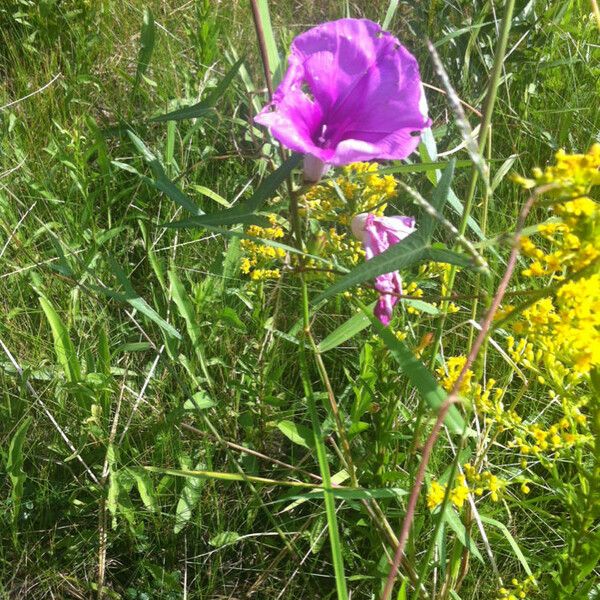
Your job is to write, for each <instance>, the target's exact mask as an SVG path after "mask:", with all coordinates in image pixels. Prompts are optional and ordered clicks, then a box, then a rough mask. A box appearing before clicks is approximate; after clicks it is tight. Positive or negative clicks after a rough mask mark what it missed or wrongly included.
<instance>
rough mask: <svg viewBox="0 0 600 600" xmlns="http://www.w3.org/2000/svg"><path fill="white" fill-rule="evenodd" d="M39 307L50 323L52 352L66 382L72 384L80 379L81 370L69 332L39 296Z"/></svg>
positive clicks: (50, 305)
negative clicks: (52, 343)
mask: <svg viewBox="0 0 600 600" xmlns="http://www.w3.org/2000/svg"><path fill="white" fill-rule="evenodd" d="M39 300H40V305H41V307H42V309H43V311H44V313H45V315H46V318H47V319H48V323H50V329H51V330H52V337H53V339H54V351H55V352H56V358H57V360H58V362H59V364H60V365H61V367H62V369H63V371H64V373H65V377H66V378H67V381H69V382H70V383H74V382H76V381H79V380H80V379H81V368H80V366H79V361H78V360H77V354H76V353H75V347H74V346H73V343H72V342H71V338H70V337H69V332H68V331H67V328H66V326H65V324H64V323H63V322H62V320H61V318H60V317H59V316H58V313H57V312H56V311H55V310H54V307H53V306H52V304H50V302H49V301H48V300H47V299H46V298H44V297H43V296H40V298H39Z"/></svg>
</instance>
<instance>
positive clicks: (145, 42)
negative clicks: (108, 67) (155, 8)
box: [133, 8, 155, 91]
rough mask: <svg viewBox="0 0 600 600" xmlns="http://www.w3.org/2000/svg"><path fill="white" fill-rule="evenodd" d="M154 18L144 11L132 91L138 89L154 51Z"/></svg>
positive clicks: (146, 10) (147, 10)
mask: <svg viewBox="0 0 600 600" xmlns="http://www.w3.org/2000/svg"><path fill="white" fill-rule="evenodd" d="M154 34H155V27H154V17H153V16H152V12H151V11H150V9H149V8H145V9H144V19H143V22H142V32H141V35H140V50H139V52H138V59H137V69H136V73H135V82H134V84H133V89H134V91H135V90H136V89H137V88H138V87H139V85H140V81H141V79H142V77H143V76H144V75H145V74H146V71H147V70H148V67H149V66H150V59H151V58H152V52H153V50H154V37H155V36H154Z"/></svg>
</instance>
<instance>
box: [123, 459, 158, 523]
mask: <svg viewBox="0 0 600 600" xmlns="http://www.w3.org/2000/svg"><path fill="white" fill-rule="evenodd" d="M127 471H128V473H129V474H130V475H131V476H132V477H133V479H134V481H135V485H136V487H137V490H138V493H139V495H140V498H141V499H142V502H143V503H144V506H145V507H146V508H147V509H148V510H149V511H150V512H158V501H157V500H156V494H155V493H154V484H153V483H152V479H151V478H150V474H149V473H148V471H146V470H145V469H140V468H128V469H127Z"/></svg>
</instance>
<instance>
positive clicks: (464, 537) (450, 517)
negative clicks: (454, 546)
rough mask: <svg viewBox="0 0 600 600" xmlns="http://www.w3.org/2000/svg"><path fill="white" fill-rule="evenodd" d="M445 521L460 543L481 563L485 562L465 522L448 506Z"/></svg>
mask: <svg viewBox="0 0 600 600" xmlns="http://www.w3.org/2000/svg"><path fill="white" fill-rule="evenodd" d="M444 520H445V521H446V523H448V526H449V527H450V529H452V531H454V533H455V534H456V537H457V538H458V540H459V541H460V543H461V544H462V545H463V546H464V547H465V548H466V549H467V550H468V551H469V552H470V553H471V554H472V555H473V556H474V557H475V558H476V559H477V560H478V561H479V562H481V563H483V562H484V560H483V556H481V552H479V550H478V549H477V546H476V545H475V542H474V541H473V539H472V538H471V536H470V535H469V534H468V533H467V530H466V528H465V526H464V525H463V522H462V521H461V520H460V518H459V516H458V515H457V514H456V512H454V509H453V508H452V507H451V506H446V509H445V510H444Z"/></svg>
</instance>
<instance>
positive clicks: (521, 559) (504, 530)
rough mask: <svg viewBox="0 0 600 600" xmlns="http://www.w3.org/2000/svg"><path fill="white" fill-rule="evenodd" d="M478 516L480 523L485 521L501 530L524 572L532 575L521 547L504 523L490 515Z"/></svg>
mask: <svg viewBox="0 0 600 600" xmlns="http://www.w3.org/2000/svg"><path fill="white" fill-rule="evenodd" d="M479 518H480V519H481V522H482V523H487V524H488V525H492V527H496V528H497V529H499V530H500V531H501V532H502V534H503V535H504V537H505V538H506V541H507V542H508V543H509V544H510V547H511V548H512V549H513V552H514V553H515V556H516V557H517V558H518V559H519V562H520V563H521V565H522V566H523V569H525V572H526V573H527V575H529V576H531V575H533V573H532V571H531V568H530V567H529V563H528V562H527V559H526V558H525V555H524V554H523V552H522V550H521V548H519V544H517V542H516V540H515V538H514V537H513V536H512V535H511V533H510V531H509V530H508V528H507V527H506V525H504V523H501V522H500V521H496V519H492V518H490V517H484V516H483V515H479Z"/></svg>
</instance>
